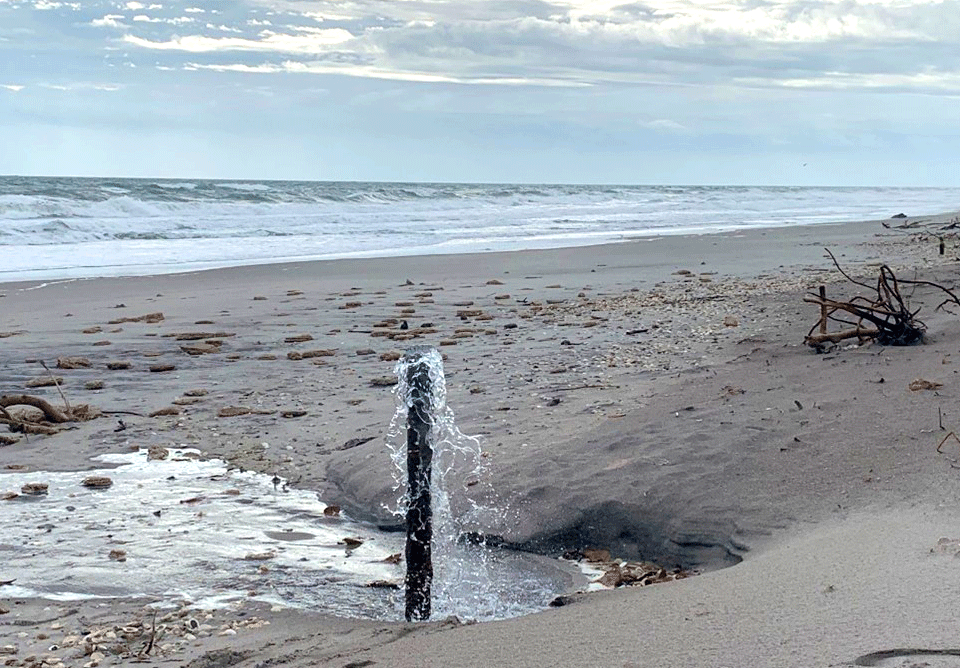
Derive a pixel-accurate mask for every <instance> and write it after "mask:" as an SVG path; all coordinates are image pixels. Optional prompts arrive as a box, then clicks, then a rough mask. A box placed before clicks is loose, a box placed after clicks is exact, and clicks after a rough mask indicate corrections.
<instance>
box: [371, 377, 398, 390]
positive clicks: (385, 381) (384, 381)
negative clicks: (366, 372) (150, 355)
mask: <svg viewBox="0 0 960 668" xmlns="http://www.w3.org/2000/svg"><path fill="white" fill-rule="evenodd" d="M370 384H371V385H373V386H374V387H393V386H394V385H396V384H397V378H396V376H380V377H379V378H373V379H371V380H370Z"/></svg>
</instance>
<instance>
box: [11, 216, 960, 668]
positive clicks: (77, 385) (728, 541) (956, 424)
mask: <svg viewBox="0 0 960 668" xmlns="http://www.w3.org/2000/svg"><path fill="white" fill-rule="evenodd" d="M954 216H955V214H944V215H942V216H929V217H925V218H922V219H906V220H896V221H884V222H887V223H888V224H889V227H888V226H884V225H883V224H882V222H881V221H865V222H860V223H845V224H837V225H811V226H803V227H790V228H771V229H763V230H752V231H747V232H736V233H724V234H716V235H703V236H663V237H654V238H644V239H636V240H632V241H629V242H626V243H620V244H610V245H598V246H589V247H581V248H567V249H557V250H537V251H518V252H507V253H488V254H477V255H436V256H421V257H400V258H382V259H369V260H336V261H325V262H303V263H289V264H275V265H259V266H250V267H238V268H228V269H218V270H211V271H204V272H195V273H187V274H174V275H165V276H146V277H128V278H100V279H87V280H68V281H47V282H43V281H32V282H27V283H10V284H4V285H0V337H2V338H0V378H2V385H0V393H2V394H4V395H13V394H22V393H26V394H30V395H33V396H39V397H42V398H44V399H46V400H47V401H49V402H50V403H51V404H54V405H57V406H62V405H63V399H62V398H61V396H60V393H59V391H58V389H57V388H56V387H51V386H46V387H35V386H32V385H35V384H36V383H35V381H42V380H43V379H45V378H48V377H49V375H50V374H48V373H47V372H46V371H45V370H44V368H43V367H42V366H41V364H40V361H43V362H45V363H46V364H47V366H48V367H49V368H50V370H51V372H52V373H53V374H55V375H56V376H57V377H58V378H61V379H62V381H61V382H60V388H61V389H62V392H63V394H64V396H65V397H66V398H67V400H68V401H69V402H70V403H71V404H73V405H80V404H88V405H90V406H91V407H93V408H95V409H98V410H99V411H103V412H104V414H103V415H101V416H100V417H98V418H96V419H93V420H89V421H82V422H73V423H69V425H68V427H69V428H68V429H64V430H62V431H60V432H59V433H56V434H54V435H50V436H44V435H38V434H34V435H30V436H29V437H24V436H23V435H18V434H9V435H8V434H6V433H5V434H4V435H8V436H10V437H11V439H10V440H12V441H13V442H11V443H10V444H8V445H3V446H2V447H0V469H2V470H3V473H2V474H0V494H2V493H5V492H6V493H17V492H19V491H20V490H19V489H18V488H13V487H9V486H8V485H6V484H5V477H6V478H7V479H10V478H9V476H10V475H12V474H14V473H16V474H18V475H19V474H22V473H24V472H31V471H38V472H41V471H42V472H54V471H59V472H72V471H77V472H82V471H87V470H92V469H94V468H100V467H101V464H98V463H96V462H94V461H93V460H92V458H93V457H95V456H98V455H105V454H111V453H118V452H129V451H131V450H132V449H133V450H136V449H138V448H149V447H164V448H177V447H179V448H195V449H197V450H199V451H200V452H201V453H202V457H203V458H205V459H212V458H219V459H223V460H225V461H226V462H228V463H229V464H230V465H232V466H234V467H239V468H242V469H245V470H254V471H259V472H263V473H266V474H268V475H273V476H277V477H278V478H279V479H280V481H281V482H282V484H283V485H285V486H288V487H289V488H290V489H294V490H310V491H315V492H316V493H317V495H318V497H319V499H320V500H321V501H322V502H323V503H324V504H329V505H335V506H339V507H341V508H342V509H343V513H344V514H346V515H348V516H349V517H352V518H354V519H356V520H360V521H362V522H366V523H369V525H370V526H379V527H381V528H395V527H396V526H397V519H396V517H395V516H393V515H391V514H389V513H388V512H387V511H386V510H385V509H384V506H385V505H389V504H390V503H393V502H395V500H396V498H397V491H396V489H395V487H394V478H393V475H392V465H391V463H390V460H389V456H388V454H387V452H386V449H385V447H384V438H385V434H386V432H387V430H388V428H389V424H390V420H391V418H392V417H393V415H394V413H395V410H396V407H395V398H394V395H393V393H392V383H391V382H390V380H389V379H390V378H391V377H392V375H393V366H394V363H395V359H396V358H397V357H398V356H399V354H401V353H402V352H403V351H404V350H406V349H407V348H409V347H411V346H413V345H423V344H426V345H433V346H436V347H437V348H438V349H439V350H440V351H441V352H442V353H443V355H444V357H445V361H444V368H445V373H446V383H447V391H448V395H447V401H448V405H449V406H450V407H451V408H452V409H453V411H454V412H455V414H456V418H457V424H458V426H459V428H460V429H461V430H462V431H463V432H464V433H465V434H470V435H476V436H479V437H480V439H481V447H482V451H483V458H482V459H483V469H482V473H481V474H480V476H481V479H477V478H476V477H475V476H474V473H473V472H472V471H471V472H468V475H464V476H463V477H462V479H456V485H455V487H454V490H453V492H452V497H451V503H452V508H453V512H454V513H461V514H462V513H464V512H466V511H467V510H468V509H469V508H470V507H471V504H472V503H480V504H486V505H489V506H493V507H497V508H500V509H502V510H503V511H504V512H502V513H498V514H494V515H490V514H487V515H482V516H478V517H477V518H476V520H475V522H474V524H473V526H468V527H467V528H468V529H469V530H471V531H475V532H478V533H482V534H484V535H486V536H489V537H493V538H496V540H497V542H502V543H504V544H506V545H508V546H510V547H511V548H517V549H521V550H526V551H532V552H536V553H538V554H545V555H549V556H551V557H553V556H560V555H561V554H563V553H565V552H570V551H577V550H579V551H582V550H584V549H594V550H607V551H609V553H610V555H611V557H612V558H614V559H623V560H631V561H637V560H645V561H653V562H656V563H657V564H659V565H661V566H663V567H664V568H666V569H668V570H675V569H682V570H685V571H692V572H695V573H696V575H695V576H694V577H688V578H686V579H680V580H677V581H673V582H666V583H663V584H656V585H651V586H644V587H620V588H617V589H614V590H610V591H600V592H591V593H578V594H573V595H572V596H570V597H569V599H566V602H567V604H566V605H563V606H562V607H558V608H555V609H553V608H551V609H546V610H544V611H542V612H538V613H536V614H531V615H526V616H523V617H519V618H515V619H510V620H504V621H496V622H485V623H468V622H465V621H463V620H457V619H441V620H436V621H432V622H429V623H425V624H405V623H401V622H393V621H382V620H379V621H378V620H357V619H349V618H344V617H338V616H331V615H327V614H320V613H317V612H311V611H305V610H302V609H297V608H288V607H283V606H279V605H275V604H274V605H271V604H268V603H264V602H262V601H255V600H250V601H234V602H231V603H230V604H229V605H226V606H224V607H221V608H219V609H215V610H201V609H198V608H197V607H196V606H190V605H187V604H182V605H175V606H173V607H172V608H163V609H162V610H161V611H160V612H158V613H156V615H155V614H154V612H153V610H154V607H151V604H152V603H154V602H155V601H154V600H149V599H129V598H122V599H118V598H98V599H86V600H70V601H55V600H50V599H42V598H35V597H23V598H17V597H12V596H5V595H4V588H6V587H12V586H13V585H12V584H8V583H5V581H6V580H8V579H10V578H9V577H7V576H6V574H5V573H4V570H3V568H4V567H3V565H0V660H2V661H4V662H5V665H10V666H40V665H58V664H62V665H67V666H95V665H102V666H107V665H123V664H125V663H128V662H130V661H131V660H132V658H135V657H136V656H137V649H136V648H142V646H143V645H144V644H145V643H147V642H149V641H150V639H155V642H154V643H151V647H150V653H149V654H146V653H142V652H141V654H142V659H140V661H141V662H143V663H144V664H146V665H157V666H160V665H183V666H191V667H193V668H214V667H226V666H243V667H253V666H272V665H284V666H288V665H289V666H339V667H341V668H347V667H350V668H360V667H361V666H464V667H466V666H498V665H512V666H568V665H569V666H616V667H618V668H619V667H623V668H636V667H640V666H644V667H648V666H649V667H653V666H663V667H667V666H669V667H680V666H691V667H693V666H729V667H739V666H744V667H746V666H797V667H798V668H799V667H800V666H804V667H807V666H824V667H826V666H852V665H864V666H867V665H869V666H914V665H916V666H919V665H930V666H938V665H944V666H946V665H956V664H955V663H954V664H951V663H949V662H950V661H954V662H957V661H958V660H960V659H958V658H957V657H958V655H960V650H958V649H957V647H958V646H960V645H958V643H957V641H956V639H955V631H956V619H957V613H958V611H957V610H956V608H957V604H956V603H955V602H954V600H953V599H954V597H953V596H952V594H953V593H954V592H955V591H957V588H958V587H960V568H958V567H957V561H956V558H955V557H956V556H960V511H957V508H958V507H960V505H958V502H960V470H958V469H960V450H958V447H960V441H954V442H952V446H951V442H950V441H948V442H947V445H945V446H944V447H943V448H942V449H941V450H942V451H941V452H938V447H937V446H938V444H939V443H940V442H941V440H942V439H944V437H945V436H947V434H948V433H949V432H951V431H954V430H958V431H960V411H958V409H957V398H958V382H957V379H955V378H953V376H954V375H956V374H957V370H958V368H960V367H958V364H960V358H958V355H960V350H958V345H957V341H958V340H960V318H958V315H957V314H951V313H949V312H945V311H943V310H940V311H937V310H935V307H936V306H937V305H938V304H939V303H940V301H941V300H942V293H941V292H940V291H938V290H936V289H935V288H932V287H930V286H923V285H920V286H911V288H910V289H909V290H905V291H904V292H905V294H906V295H907V296H908V299H909V301H910V303H911V305H912V306H913V307H914V308H917V307H920V308H921V311H920V313H919V316H918V317H920V318H921V319H922V320H923V321H924V322H925V323H926V325H927V327H928V336H927V341H926V343H924V344H923V345H917V346H911V347H903V348H893V347H884V346H880V345H875V344H867V345H864V346H859V347H858V346H856V345H852V344H851V345H841V346H838V347H836V348H835V349H833V350H831V351H829V352H827V353H825V354H816V353H815V352H814V351H812V350H811V349H810V348H809V347H808V346H806V345H805V344H804V336H805V335H806V334H807V332H808V330H810V329H811V327H813V326H814V324H815V323H816V321H817V317H818V312H819V311H818V308H817V307H816V306H812V305H810V304H806V303H804V302H803V296H804V295H805V294H807V293H808V291H810V290H815V289H816V288H817V286H820V285H825V286H826V289H827V293H828V294H829V295H832V296H836V297H837V298H841V297H842V298H849V297H851V296H853V295H855V294H857V292H858V290H859V291H861V292H862V291H863V288H858V287H857V286H854V285H852V284H850V283H849V282H848V281H846V280H845V279H844V278H843V277H842V276H841V275H840V273H839V272H838V271H837V270H836V268H835V267H834V265H833V263H832V262H831V260H830V258H829V257H827V256H826V254H825V253H824V248H829V249H830V250H831V251H832V252H833V253H834V254H835V255H836V257H837V258H838V260H839V261H840V262H841V264H842V265H843V267H844V269H846V270H847V271H848V272H849V273H850V274H851V275H853V276H855V277H862V278H864V280H865V281H866V282H867V283H871V282H874V281H875V280H876V276H877V271H878V268H879V266H880V265H882V264H887V265H889V266H890V267H891V268H892V269H893V270H894V271H895V272H897V275H898V276H900V277H902V278H920V279H923V280H926V281H934V282H937V283H941V284H943V285H945V286H948V287H952V286H953V285H954V281H955V278H956V272H957V267H958V264H957V263H958V248H957V246H956V239H955V238H953V237H948V238H947V244H946V251H945V253H944V254H943V255H941V254H940V253H939V251H938V243H937V241H936V236H935V234H933V233H932V231H936V230H937V229H939V228H940V227H942V226H943V225H946V224H948V223H949V222H950V221H951V220H952V219H953V218H954ZM902 224H905V225H907V226H908V227H905V228H898V227H896V226H898V225H902ZM911 225H912V226H911ZM155 314H162V315H155ZM404 323H405V326H403V325H404ZM66 358H73V359H76V358H80V359H82V360H83V361H82V362H75V363H74V364H70V363H66V364H64V363H61V364H60V367H61V368H56V367H57V364H58V360H59V359H66ZM63 367H73V368H63ZM918 378H919V379H925V380H927V381H931V383H932V384H931V385H930V386H929V387H930V388H931V389H921V390H911V389H910V387H909V386H910V384H911V382H912V381H914V380H916V379H918ZM385 379H386V380H385ZM118 420H122V425H120V423H119V422H118ZM121 426H122V429H119V430H118V428H119V427H121ZM38 475H39V474H38ZM81 477H82V476H81ZM37 481H38V482H43V480H42V475H41V476H39V477H38V479H37ZM104 493H105V494H108V493H110V492H109V490H107V491H105V492H104ZM11 496H12V494H11ZM25 502H28V501H25V500H24V499H23V498H22V496H18V497H16V498H9V499H7V500H3V501H0V516H2V513H3V508H4V504H20V503H25ZM57 522H64V523H69V522H70V518H69V517H61V518H59V519H58V520H57V521H56V522H54V525H53V526H52V527H51V528H50V529H49V530H50V531H52V532H56V531H57V530H58V529H57V526H56V525H57ZM202 524H203V522H202V520H198V527H202ZM2 526H3V536H2V538H0V553H2V552H3V551H4V550H13V546H14V545H18V544H19V541H18V537H17V536H16V535H15V534H16V530H15V527H12V526H7V525H2ZM123 549H124V551H125V552H126V553H129V555H130V560H131V561H134V560H135V559H136V558H137V549H138V545H137V544H136V542H135V541H133V542H131V543H128V544H126V545H125V546H124V548H123ZM108 552H109V546H107V545H105V546H104V550H103V559H104V560H107V559H108ZM116 567H117V568H123V567H124V566H123V563H118V564H116ZM268 573H269V569H268V568H267V569H265V570H264V577H265V578H269V577H270V576H269V574H268ZM8 591H9V590H8ZM158 625H159V627H160V628H161V633H159V634H158V633H157V630H156V629H157V628H158ZM110 635H112V637H110ZM91 648H92V649H91ZM937 652H939V653H937ZM938 661H939V662H940V663H937V662H938ZM924 662H926V663H924Z"/></svg>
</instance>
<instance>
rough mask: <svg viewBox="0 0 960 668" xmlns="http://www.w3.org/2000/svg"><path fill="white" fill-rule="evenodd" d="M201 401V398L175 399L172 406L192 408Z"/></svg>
mask: <svg viewBox="0 0 960 668" xmlns="http://www.w3.org/2000/svg"><path fill="white" fill-rule="evenodd" d="M201 401H203V399H202V398H201V397H177V398H176V399H174V400H173V401H172V402H170V403H172V404H173V405H174V406H192V405H193V404H196V403H199V402H201Z"/></svg>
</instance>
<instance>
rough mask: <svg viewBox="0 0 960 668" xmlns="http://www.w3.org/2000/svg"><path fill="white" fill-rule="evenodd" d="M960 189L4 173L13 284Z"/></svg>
mask: <svg viewBox="0 0 960 668" xmlns="http://www.w3.org/2000/svg"><path fill="white" fill-rule="evenodd" d="M958 202H960V189H956V188H955V189H949V188H759V187H730V188H724V187H679V186H656V187H647V186H547V185H475V184H473V185H470V184H466V185H460V184H389V183H388V184H384V183H367V184H364V183H307V182H217V181H203V180H190V181H184V180H177V181H150V180H137V179H49V178H47V179H42V178H23V177H0V280H20V279H32V278H63V277H79V276H97V275H128V274H148V273H155V272H175V271H186V270H190V269H195V268H199V267H216V266H230V265H242V264H251V263H263V262H276V261H283V260H290V259H314V258H317V259H324V258H337V257H370V256H387V255H408V254H413V253H452V252H466V251H476V250H517V249H523V248H545V247H558V246H578V245H588V244H592V243H603V242H608V241H620V240H623V239H626V238H632V237H637V236H644V235H646V236H650V235H662V234H680V233H709V232H718V231H724V230H732V229H744V228H750V227H765V226H782V225H803V224H816V223H822V222H840V221H845V220H868V219H877V218H889V217H890V216H891V215H893V214H895V213H899V212H900V211H904V212H907V213H910V214H919V213H939V212H942V211H948V210H951V209H955V208H956V207H957V203H958Z"/></svg>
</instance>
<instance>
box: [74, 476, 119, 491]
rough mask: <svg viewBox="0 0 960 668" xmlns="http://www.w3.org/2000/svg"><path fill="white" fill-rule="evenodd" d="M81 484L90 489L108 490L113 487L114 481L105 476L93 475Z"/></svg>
mask: <svg viewBox="0 0 960 668" xmlns="http://www.w3.org/2000/svg"><path fill="white" fill-rule="evenodd" d="M81 484H82V485H83V486H84V487H89V488H90V489H107V488H108V487H111V486H112V485H113V480H111V479H110V478H108V477H107V476H105V475H91V476H87V477H86V478H84V479H83V483H81Z"/></svg>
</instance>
